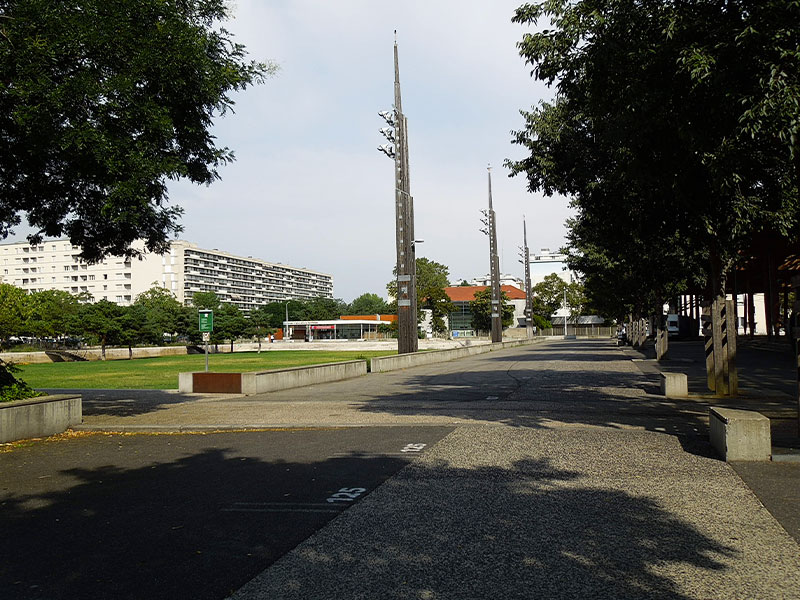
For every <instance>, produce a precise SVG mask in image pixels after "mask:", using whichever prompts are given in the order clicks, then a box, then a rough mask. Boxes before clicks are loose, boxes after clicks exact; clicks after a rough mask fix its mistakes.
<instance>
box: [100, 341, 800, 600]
mask: <svg viewBox="0 0 800 600" xmlns="http://www.w3.org/2000/svg"><path fill="white" fill-rule="evenodd" d="M632 358H635V357H634V356H631V355H630V354H629V351H628V350H626V349H621V348H617V347H616V346H614V345H612V343H611V342H609V341H606V340H562V341H550V342H547V343H544V344H539V345H536V346H533V347H522V348H514V349H509V350H503V351H500V352H497V353H491V354H487V355H481V356H476V357H472V358H469V359H464V360H460V361H453V362H450V363H442V364H439V365H430V366H426V367H419V368H414V369H408V370H405V371H398V372H392V373H384V374H372V375H369V376H367V377H362V378H359V379H356V380H349V381H344V382H336V383H332V384H324V385H317V386H310V387H307V388H300V389H296V390H286V391H282V392H276V393H272V394H264V395H260V396H252V397H247V398H245V397H211V396H195V395H183V396H182V395H178V394H169V393H160V394H161V395H159V396H153V398H152V400H151V401H147V395H146V393H144V392H143V393H142V394H141V396H137V394H136V393H128V392H117V393H116V395H115V394H114V393H111V392H103V393H98V396H97V397H95V398H94V399H90V400H89V407H90V409H89V411H88V412H87V417H86V422H87V426H88V427H95V428H126V427H127V428H131V429H135V428H145V429H146V428H159V427H161V428H169V427H183V428H187V429H191V428H192V427H198V428H202V427H208V428H211V427H227V428H235V427H237V426H238V427H258V426H263V427H269V426H276V427H277V426H282V427H289V426H293V427H315V426H316V427H329V426H335V427H354V426H361V425H368V424H369V425H384V426H394V425H404V424H405V425H407V424H416V425H420V424H423V425H425V424H429V425H444V424H446V425H451V426H453V425H454V426H456V429H455V431H454V432H453V433H451V434H450V435H449V436H447V437H446V438H444V439H443V440H442V441H440V442H439V443H438V444H436V445H435V446H434V447H432V448H430V449H428V450H427V451H426V453H425V454H424V455H423V456H422V457H420V458H419V460H417V461H416V462H415V463H413V464H412V465H411V466H409V467H407V468H405V469H404V470H403V471H401V472H400V473H399V474H398V475H397V476H395V477H393V478H391V479H390V480H388V481H387V482H386V483H385V484H383V485H382V486H380V487H379V488H377V489H376V490H374V491H373V492H371V493H369V494H368V495H365V496H364V497H363V498H362V499H359V501H358V502H357V503H356V504H355V505H354V506H353V507H352V508H350V509H348V510H347V511H345V512H344V513H343V514H341V515H339V516H337V517H336V518H335V519H334V520H333V521H332V522H331V523H330V524H329V525H328V526H326V527H325V528H324V529H322V530H320V531H319V532H318V533H317V534H315V535H314V536H312V537H311V538H309V539H308V540H306V541H305V542H303V543H302V544H300V545H299V546H298V547H296V548H295V549H294V550H292V551H291V552H289V553H287V554H286V555H284V556H283V558H281V559H280V560H278V561H277V562H276V563H274V564H273V565H271V566H269V567H268V568H266V570H265V571H264V572H263V573H261V574H260V575H259V576H257V577H256V578H255V579H253V580H252V581H251V582H250V583H249V584H247V585H245V586H244V587H243V588H242V589H241V590H239V591H237V592H235V593H233V595H232V596H231V597H232V598H233V599H235V600H250V599H256V598H263V599H273V598H281V599H283V598H287V599H291V598H304V599H306V598H314V599H320V600H324V599H327V598H331V599H333V598H336V599H337V600H339V599H341V598H390V599H391V598H398V599H399V598H402V599H405V598H408V599H412V598H413V599H419V598H431V599H445V598H453V599H456V598H458V599H465V598H476V599H477V598H526V599H527V598H584V597H586V598H658V599H660V598H664V599H689V598H715V599H728V598H730V599H740V598H760V599H768V598H776V599H777V598H798V599H800V578H799V577H798V575H797V574H798V573H800V546H798V540H800V522H798V518H797V517H795V516H793V515H796V513H797V511H796V506H797V505H798V502H800V486H795V487H794V488H792V485H794V482H797V481H800V478H799V477H798V475H800V471H799V470H798V469H800V465H783V466H784V467H786V469H785V470H782V471H775V470H774V469H773V468H772V467H774V465H773V464H772V463H763V464H762V465H761V466H759V465H754V466H752V467H751V468H750V469H749V470H744V469H738V468H737V470H734V468H732V467H731V466H730V465H728V464H726V463H724V462H722V461H720V460H719V459H718V458H717V457H716V456H715V455H714V454H713V451H712V449H711V447H710V445H709V443H708V431H707V423H708V419H707V408H708V404H709V402H711V400H707V399H703V398H692V399H688V400H673V399H665V398H663V397H661V396H659V395H658V393H657V384H656V382H655V378H654V376H653V373H651V372H650V371H648V370H647V369H644V370H643V369H642V368H641V363H637V362H635V361H633V360H631V359H632ZM640 358H641V357H640ZM679 363H680V361H676V364H679ZM765 399H766V400H767V401H770V398H769V397H761V398H760V399H756V400H758V401H762V400H765ZM737 471H739V474H737ZM740 475H741V476H740ZM745 481H748V482H750V485H749V486H748V485H747V484H746V483H745ZM782 484H783V485H782ZM754 490H755V491H756V492H757V493H758V495H757V494H756V493H754ZM765 505H766V507H767V508H765ZM768 509H769V510H768ZM770 511H771V512H770ZM776 518H779V519H781V521H780V522H779V521H778V520H776ZM793 536H794V537H793Z"/></svg>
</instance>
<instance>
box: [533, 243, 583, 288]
mask: <svg viewBox="0 0 800 600" xmlns="http://www.w3.org/2000/svg"><path fill="white" fill-rule="evenodd" d="M530 269H531V286H534V285H536V284H537V283H541V282H542V281H544V278H545V277H547V276H548V275H558V276H559V277H560V278H561V279H563V280H564V281H566V282H567V283H570V282H572V281H574V280H575V278H574V276H573V273H572V271H570V270H569V269H568V268H567V255H566V254H560V253H558V252H551V251H550V248H542V249H541V250H540V251H539V252H538V253H531V262H530Z"/></svg>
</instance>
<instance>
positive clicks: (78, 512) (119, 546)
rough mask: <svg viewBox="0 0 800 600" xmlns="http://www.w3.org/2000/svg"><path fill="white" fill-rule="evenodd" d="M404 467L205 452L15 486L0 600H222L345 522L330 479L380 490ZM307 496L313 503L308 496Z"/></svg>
mask: <svg viewBox="0 0 800 600" xmlns="http://www.w3.org/2000/svg"><path fill="white" fill-rule="evenodd" d="M104 439H105V443H107V444H113V445H114V446H116V444H117V441H116V440H122V441H120V442H119V443H120V444H129V443H131V442H130V438H122V437H121V436H116V437H110V436H104ZM155 439H156V438H151V440H155ZM163 439H164V438H163V437H160V438H159V440H163ZM172 439H173V440H174V439H175V438H172ZM58 443H72V444H83V446H84V447H85V448H86V451H87V452H89V453H91V451H92V448H93V447H96V446H95V445H94V444H95V440H87V439H78V440H69V441H68V442H58ZM101 443H102V441H101ZM152 443H155V442H152ZM164 443H166V442H164ZM175 443H177V442H174V441H173V444H175ZM139 448H140V450H139V451H140V452H144V451H145V448H144V446H143V445H141V444H140V446H139ZM112 450H113V448H112ZM120 454H122V453H120ZM10 456H11V455H3V456H0V467H2V468H3V469H5V468H8V467H9V459H10ZM33 460H36V459H33ZM39 460H42V459H41V458H40V459H39ZM44 460H46V459H44ZM406 463H407V460H401V459H399V458H387V457H381V458H375V457H364V456H344V457H337V458H330V459H328V460H325V461H321V462H308V463H301V462H288V461H275V462H264V461H262V460H259V459H258V458H254V457H253V456H248V455H247V454H246V453H245V454H243V453H242V452H241V451H238V452H237V451H231V450H230V449H228V448H206V449H204V450H202V451H198V452H194V453H191V454H188V455H184V456H181V457H180V458H176V459H173V460H167V461H164V459H161V460H159V461H156V462H153V463H152V464H146V465H144V466H138V467H136V468H126V467H125V466H122V464H124V461H123V460H121V459H120V462H119V463H117V464H114V465H107V466H100V467H95V468H83V467H74V468H69V469H65V470H62V471H60V472H59V473H58V474H57V475H53V476H50V475H47V476H45V478H46V479H43V478H39V481H36V480H34V482H33V483H32V484H30V485H26V484H25V483H24V482H23V483H22V484H20V485H12V483H11V482H10V481H8V480H7V479H6V478H5V477H4V482H3V483H4V485H3V489H2V490H0V505H2V511H0V531H2V532H3V540H4V545H5V548H6V551H5V552H4V556H3V560H2V561H0V590H2V594H0V595H2V598H3V599H4V600H23V599H24V600H28V599H30V600H34V599H37V600H38V599H40V598H48V599H53V600H59V599H74V598H96V599H105V598H108V599H131V600H134V599H136V600H139V599H142V598H152V599H161V598H163V599H170V600H174V599H177V598H187V599H199V600H202V599H208V600H212V599H214V600H218V599H221V598H224V597H226V596H227V595H229V594H230V593H231V592H233V591H234V590H235V589H237V588H239V587H240V586H242V585H243V584H245V583H246V582H247V581H249V580H250V579H251V578H252V577H254V576H255V575H256V574H258V573H259V572H261V571H262V570H263V569H264V568H265V567H266V566H267V565H268V564H270V563H272V562H273V561H275V560H277V558H279V557H280V556H281V555H282V554H284V553H285V552H287V551H288V550H290V549H291V548H293V547H294V546H295V545H297V544H298V543H299V542H301V541H302V540H303V539H305V538H306V537H308V536H309V535H311V533H313V532H314V531H315V530H316V529H318V528H319V527H321V526H322V525H324V524H325V523H327V522H328V521H330V520H331V519H333V518H334V517H335V516H337V514H340V512H341V510H342V509H343V507H340V505H332V504H325V498H326V495H329V494H330V493H331V491H330V490H326V487H330V488H332V491H336V490H337V489H338V488H339V487H340V486H341V482H338V483H337V482H336V481H333V482H330V481H326V480H325V476H326V473H330V472H336V473H339V474H340V475H341V473H342V471H343V470H344V471H345V472H348V473H351V477H350V478H349V479H353V476H352V474H354V473H365V472H370V471H372V472H374V473H377V475H376V477H378V478H379V480H380V481H383V480H384V479H385V478H386V477H388V476H390V475H392V474H393V473H395V472H396V471H397V470H398V469H400V468H401V467H402V466H403V465H405V464H406ZM139 464H141V463H139ZM328 476H329V477H330V475H328ZM289 478H291V479H292V480H293V481H296V482H297V484H296V485H295V486H293V487H291V488H290V489H292V490H293V491H297V490H300V493H299V494H294V493H293V494H292V497H290V498H287V497H288V496H289V494H288V493H286V494H283V493H280V492H285V491H286V486H285V485H283V484H284V482H286V481H287V479H289ZM362 481H363V479H362ZM314 482H316V483H314ZM31 487H33V488H34V490H31V489H29V488H31ZM20 488H21V489H20ZM278 490H280V492H279V491H278ZM314 491H316V492H318V493H317V494H316V495H314ZM304 492H305V493H306V494H308V495H309V496H314V497H302V494H303V493H304ZM265 501H270V502H273V503H275V504H276V505H280V504H286V503H289V504H287V506H289V507H290V509H289V510H288V511H286V512H279V511H276V512H269V510H259V509H258V508H255V509H253V508H252V506H256V507H257V506H261V505H263V504H264V502H265ZM304 502H313V503H316V504H315V506H317V507H319V506H320V504H319V503H322V506H321V508H308V507H306V506H305V505H304V504H302V503H304ZM292 503H295V504H292ZM297 503H300V504H299V505H298V507H297V508H291V507H292V506H295V505H296V504H297ZM331 509H333V510H331Z"/></svg>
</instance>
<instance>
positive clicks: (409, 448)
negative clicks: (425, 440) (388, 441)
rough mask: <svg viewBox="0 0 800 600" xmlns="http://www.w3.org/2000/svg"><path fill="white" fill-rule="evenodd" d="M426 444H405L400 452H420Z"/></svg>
mask: <svg viewBox="0 0 800 600" xmlns="http://www.w3.org/2000/svg"><path fill="white" fill-rule="evenodd" d="M425 446H427V444H406V445H405V446H403V449H402V450H400V452H422V450H423V448H425Z"/></svg>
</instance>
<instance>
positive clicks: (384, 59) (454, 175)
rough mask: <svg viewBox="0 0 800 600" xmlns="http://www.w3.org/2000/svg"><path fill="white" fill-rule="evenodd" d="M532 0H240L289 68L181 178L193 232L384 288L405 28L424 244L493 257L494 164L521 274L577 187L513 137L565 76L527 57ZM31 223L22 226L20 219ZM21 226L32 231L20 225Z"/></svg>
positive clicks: (238, 13)
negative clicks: (214, 167)
mask: <svg viewBox="0 0 800 600" xmlns="http://www.w3.org/2000/svg"><path fill="white" fill-rule="evenodd" d="M521 3H522V2H521V0H514V1H507V0H483V1H478V0H458V1H455V0H420V1H417V0H406V1H403V2H396V1H395V2H388V1H384V0H337V1H336V2H331V1H322V0H316V1H311V0H292V1H291V2H285V1H282V0H233V1H232V2H231V8H232V15H233V19H232V20H231V21H228V22H227V23H226V24H225V27H226V28H227V29H228V30H229V31H231V32H232V33H233V34H234V37H235V39H236V41H238V42H240V43H242V44H244V45H245V46H246V48H247V51H248V53H249V57H250V58H252V59H255V60H264V61H266V60H270V61H274V62H275V63H277V64H278V65H279V66H280V71H279V73H278V74H277V75H276V76H275V77H272V78H270V79H268V80H267V81H266V82H265V83H264V84H263V85H257V86H255V87H251V88H248V89H247V90H245V91H244V92H241V93H237V94H236V95H235V96H234V99H235V102H236V105H235V107H234V112H232V113H227V114H226V115H225V116H223V117H221V118H218V119H217V121H216V123H215V125H214V134H215V135H216V137H217V139H218V143H219V145H221V146H227V147H229V148H231V149H232V150H233V151H234V153H235V156H236V161H235V162H233V163H232V164H229V165H226V166H224V167H222V168H221V170H220V175H221V177H222V179H221V180H220V181H217V182H215V183H214V184H212V185H211V186H208V187H206V186H197V185H193V184H189V183H186V182H176V183H172V184H171V185H170V188H169V189H170V201H171V203H173V204H177V205H179V206H181V207H183V209H184V211H185V213H184V215H183V218H182V224H183V226H184V231H183V232H182V233H181V234H180V238H181V239H186V240H189V241H191V242H194V243H197V244H198V245H199V246H200V247H204V248H218V249H220V250H225V251H228V252H231V253H233V254H239V255H244V256H253V257H257V258H261V259H264V260H267V261H270V262H280V263H284V264H289V265H293V266H296V267H306V268H309V269H312V270H315V271H321V272H324V273H329V274H331V275H332V276H333V283H334V296H335V297H338V298H342V299H344V300H345V301H351V300H352V299H353V298H355V297H357V296H359V295H361V294H362V293H365V292H371V293H376V294H379V295H381V296H383V297H385V296H386V283H387V282H388V281H389V280H390V279H391V278H392V268H393V266H394V261H395V235H394V224H395V217H394V165H393V161H392V160H390V159H389V158H387V157H386V156H385V155H383V154H382V153H380V152H379V151H378V150H377V146H378V145H380V144H382V143H384V142H385V140H384V139H383V138H382V137H381V135H380V134H379V133H378V130H379V129H380V128H381V127H384V126H385V123H384V122H383V121H382V119H381V118H380V117H379V116H378V114H377V113H378V112H379V111H381V110H387V109H391V107H392V103H393V93H394V92H393V81H394V71H393V43H394V33H393V32H394V30H397V43H398V49H399V58H400V80H401V87H402V94H403V97H402V102H403V112H404V113H405V115H406V118H407V120H408V145H409V157H410V160H409V163H410V181H411V193H412V195H413V197H414V211H415V232H416V237H417V238H418V239H423V240H425V241H424V243H423V244H421V245H418V246H417V256H418V257H420V256H425V257H427V258H429V259H431V260H435V261H437V262H440V263H443V264H444V265H446V266H448V267H449V270H450V278H451V281H453V282H456V283H457V282H459V281H461V280H462V279H471V278H473V277H476V276H481V275H484V274H486V273H488V271H489V241H488V238H487V237H486V236H485V235H484V234H482V233H481V232H480V231H479V229H480V228H481V227H482V226H481V224H480V221H479V219H480V218H481V215H480V212H479V211H480V210H481V209H483V208H485V207H486V205H487V199H488V192H487V165H489V164H491V165H492V167H493V170H492V192H493V201H494V207H495V211H496V214H497V235H498V249H499V252H500V262H501V271H502V272H503V273H510V274H512V275H516V276H518V277H520V278H522V276H523V265H522V264H520V263H519V262H518V259H519V256H518V252H519V250H518V247H519V246H522V219H523V214H524V215H526V218H527V226H528V244H529V247H530V249H531V252H532V253H533V252H535V251H538V249H540V248H550V249H557V248H559V247H561V246H562V245H563V244H564V243H565V240H564V236H565V232H566V228H565V225H564V222H565V220H566V218H567V217H568V216H569V215H570V210H569V208H568V206H567V201H566V200H565V199H564V198H560V197H555V198H545V197H543V196H542V195H541V194H531V193H529V192H528V191H527V189H526V180H525V178H524V177H515V178H509V177H508V171H507V169H505V168H504V167H503V162H504V161H505V159H507V158H511V159H519V158H522V157H523V156H524V149H523V148H521V147H519V146H515V145H513V144H511V137H512V135H511V131H512V130H515V129H520V128H521V127H522V126H523V124H524V123H523V119H522V117H521V115H520V114H519V111H520V109H529V108H530V107H531V106H532V105H535V104H537V103H538V102H539V101H540V100H541V99H548V98H551V97H552V93H553V92H552V90H550V89H548V88H547V87H545V86H544V85H543V84H541V83H539V82H536V81H534V80H533V79H532V78H531V76H530V71H531V67H530V66H529V65H526V64H525V62H524V60H523V59H522V58H521V57H520V56H519V54H518V50H517V48H516V44H517V42H518V41H519V40H520V39H521V38H522V35H523V33H524V32H525V31H526V30H527V28H526V27H524V26H521V25H517V24H513V23H511V17H512V16H513V14H514V10H515V9H516V8H517V7H518V6H519V5H520V4H521ZM20 231H22V229H20ZM18 237H21V236H18Z"/></svg>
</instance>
